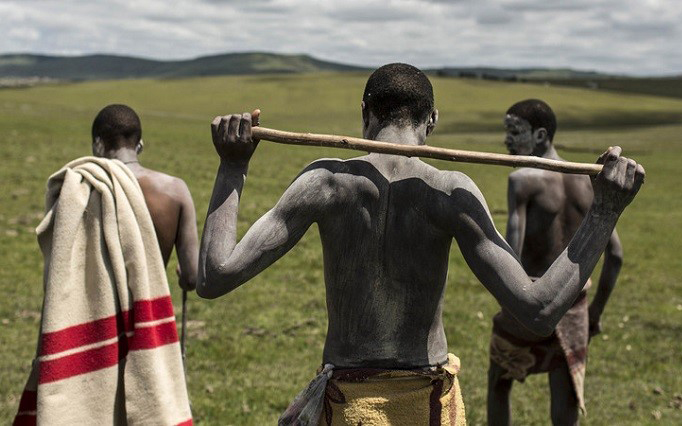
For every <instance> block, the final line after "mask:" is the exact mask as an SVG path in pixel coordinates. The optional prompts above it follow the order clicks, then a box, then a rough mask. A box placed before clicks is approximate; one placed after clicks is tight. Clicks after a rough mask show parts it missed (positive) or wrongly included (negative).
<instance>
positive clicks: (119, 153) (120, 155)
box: [104, 148, 138, 164]
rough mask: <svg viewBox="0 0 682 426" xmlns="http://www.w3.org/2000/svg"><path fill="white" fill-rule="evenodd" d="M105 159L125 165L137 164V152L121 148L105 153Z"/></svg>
mask: <svg viewBox="0 0 682 426" xmlns="http://www.w3.org/2000/svg"><path fill="white" fill-rule="evenodd" d="M104 157H106V158H111V159H115V160H119V161H121V162H122V163H124V164H131V163H137V162H138V159H137V152H135V150H134V149H133V148H120V149H117V150H113V151H107V152H105V153H104Z"/></svg>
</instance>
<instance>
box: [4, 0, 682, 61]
mask: <svg viewBox="0 0 682 426" xmlns="http://www.w3.org/2000/svg"><path fill="white" fill-rule="evenodd" d="M568 3H570V5H567V4H568ZM248 4H249V6H248V8H247V7H246V6H244V2H238V1H237V0H202V1H198V2H197V1H191V0H177V1H174V2H173V4H172V6H169V3H168V2H167V0H146V1H145V2H134V1H133V0H116V1H111V0H110V1H108V2H92V1H86V0H70V1H65V2H58V3H57V2H44V1H43V2H36V1H0V28H3V29H6V30H5V31H3V37H2V38H0V53H8V52H16V51H34V52H42V53H94V52H104V53H117V54H130V55H136V56H147V57H154V58H168V59H170V58H174V59H178V58H189V57H196V56H200V55H204V54H215V53H221V52H226V51H244V50H267V51H274V52H280V53H310V54H313V55H316V56H318V57H320V58H324V59H327V60H336V61H342V62H346V63H353V64H359V65H367V66H376V65H381V64H383V63H386V62H394V61H403V62H409V63H413V64H415V65H417V66H420V67H430V66H443V65H452V66H456V65H491V66H507V67H517V66H547V67H566V66H570V67H579V68H598V69H599V70H602V71H610V72H628V73H640V74H641V73H652V72H653V73H657V74H663V73H680V72H681V71H682V59H680V58H678V57H677V56H679V55H672V54H670V52H676V51H677V50H679V47H678V46H679V45H680V44H681V42H682V30H680V29H679V22H682V10H680V9H681V8H679V7H678V6H677V0H660V1H658V2H655V3H644V2H641V1H639V0H603V1H599V2H593V1H587V0H576V1H574V2H559V1H557V0H544V1H543V0H521V1H519V0H514V1H512V0H481V1H477V2H464V1H444V0H381V1H380V0H344V1H341V0H328V1H325V2H320V1H317V0H254V1H252V2H250V3H248Z"/></svg>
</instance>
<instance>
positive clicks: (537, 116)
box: [507, 99, 557, 141]
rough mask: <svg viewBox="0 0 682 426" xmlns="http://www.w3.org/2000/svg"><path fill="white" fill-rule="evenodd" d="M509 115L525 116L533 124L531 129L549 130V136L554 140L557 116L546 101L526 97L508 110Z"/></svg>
mask: <svg viewBox="0 0 682 426" xmlns="http://www.w3.org/2000/svg"><path fill="white" fill-rule="evenodd" d="M507 114H508V115H515V116H517V117H519V118H523V119H524V120H526V121H528V123H530V125H531V131H535V130H536V129H539V128H540V127H543V128H544V129H545V130H547V138H548V139H549V140H550V141H552V140H554V133H555V132H556V127H557V125H556V116H555V115H554V111H552V108H550V107H549V105H547V104H546V103H545V102H543V101H541V100H540V99H526V100H525V101H521V102H517V103H515V104H514V105H512V106H511V107H509V109H508V110H507Z"/></svg>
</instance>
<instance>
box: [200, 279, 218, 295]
mask: <svg viewBox="0 0 682 426" xmlns="http://www.w3.org/2000/svg"><path fill="white" fill-rule="evenodd" d="M197 295H198V296H199V297H201V298H202V299H215V298H216V297H218V295H217V294H215V293H213V292H211V290H210V289H209V286H208V283H207V282H206V280H202V281H199V283H198V284H197Z"/></svg>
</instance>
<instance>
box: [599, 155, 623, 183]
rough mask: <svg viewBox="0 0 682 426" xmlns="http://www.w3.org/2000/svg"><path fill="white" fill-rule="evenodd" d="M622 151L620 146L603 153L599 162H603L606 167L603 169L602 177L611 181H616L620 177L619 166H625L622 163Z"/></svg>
mask: <svg viewBox="0 0 682 426" xmlns="http://www.w3.org/2000/svg"><path fill="white" fill-rule="evenodd" d="M621 152H622V149H621V148H620V147H619V146H615V147H610V148H609V149H608V150H607V151H606V152H605V153H603V154H602V155H601V156H600V157H599V160H597V161H598V162H599V161H601V162H602V164H603V165H604V167H603V168H602V171H601V174H602V176H603V177H604V178H605V179H607V180H609V181H614V180H616V179H617V177H618V165H619V164H621V165H624V163H622V162H621V161H620V153H621Z"/></svg>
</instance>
